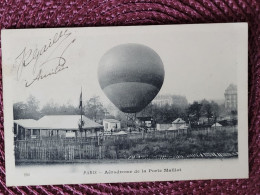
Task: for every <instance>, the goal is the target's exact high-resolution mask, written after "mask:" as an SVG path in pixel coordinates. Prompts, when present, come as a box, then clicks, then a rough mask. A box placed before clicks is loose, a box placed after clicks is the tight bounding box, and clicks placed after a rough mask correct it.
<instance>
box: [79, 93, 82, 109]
mask: <svg viewBox="0 0 260 195" xmlns="http://www.w3.org/2000/svg"><path fill="white" fill-rule="evenodd" d="M79 108H82V91H81V93H80V96H79Z"/></svg>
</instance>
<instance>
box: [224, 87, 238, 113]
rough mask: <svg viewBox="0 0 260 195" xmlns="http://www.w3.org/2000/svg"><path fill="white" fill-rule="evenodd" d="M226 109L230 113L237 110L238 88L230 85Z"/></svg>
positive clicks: (226, 96) (227, 90)
mask: <svg viewBox="0 0 260 195" xmlns="http://www.w3.org/2000/svg"><path fill="white" fill-rule="evenodd" d="M224 95H225V108H226V109H227V110H228V111H236V110H237V86H236V85H234V84H230V85H229V86H228V88H227V89H226V90H225V93H224Z"/></svg>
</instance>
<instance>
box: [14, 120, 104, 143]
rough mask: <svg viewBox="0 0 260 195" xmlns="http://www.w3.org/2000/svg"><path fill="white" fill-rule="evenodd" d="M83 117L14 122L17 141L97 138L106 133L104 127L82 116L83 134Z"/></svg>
mask: <svg viewBox="0 0 260 195" xmlns="http://www.w3.org/2000/svg"><path fill="white" fill-rule="evenodd" d="M80 121H81V115H46V116H44V117H42V118H40V119H39V120H33V119H20V120H14V137H15V139H16V140H26V139H40V138H44V137H57V138H66V137H79V136H81V135H83V136H97V135H98V134H99V133H100V132H103V131H104V128H103V126H102V125H100V124H98V123H96V122H94V121H92V120H90V119H89V118H87V117H86V116H84V115H83V116H82V121H83V126H82V132H80V130H79V124H80Z"/></svg>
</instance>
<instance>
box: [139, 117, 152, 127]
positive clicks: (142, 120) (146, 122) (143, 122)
mask: <svg viewBox="0 0 260 195" xmlns="http://www.w3.org/2000/svg"><path fill="white" fill-rule="evenodd" d="M136 123H137V124H138V125H139V126H141V127H147V128H151V127H153V118H152V117H150V116H139V117H136Z"/></svg>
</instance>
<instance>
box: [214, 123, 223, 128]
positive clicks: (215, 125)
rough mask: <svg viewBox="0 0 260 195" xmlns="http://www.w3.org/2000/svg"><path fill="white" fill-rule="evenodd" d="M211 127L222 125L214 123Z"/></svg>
mask: <svg viewBox="0 0 260 195" xmlns="http://www.w3.org/2000/svg"><path fill="white" fill-rule="evenodd" d="M211 127H222V125H221V124H219V123H214V124H213V125H212V126H211Z"/></svg>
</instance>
